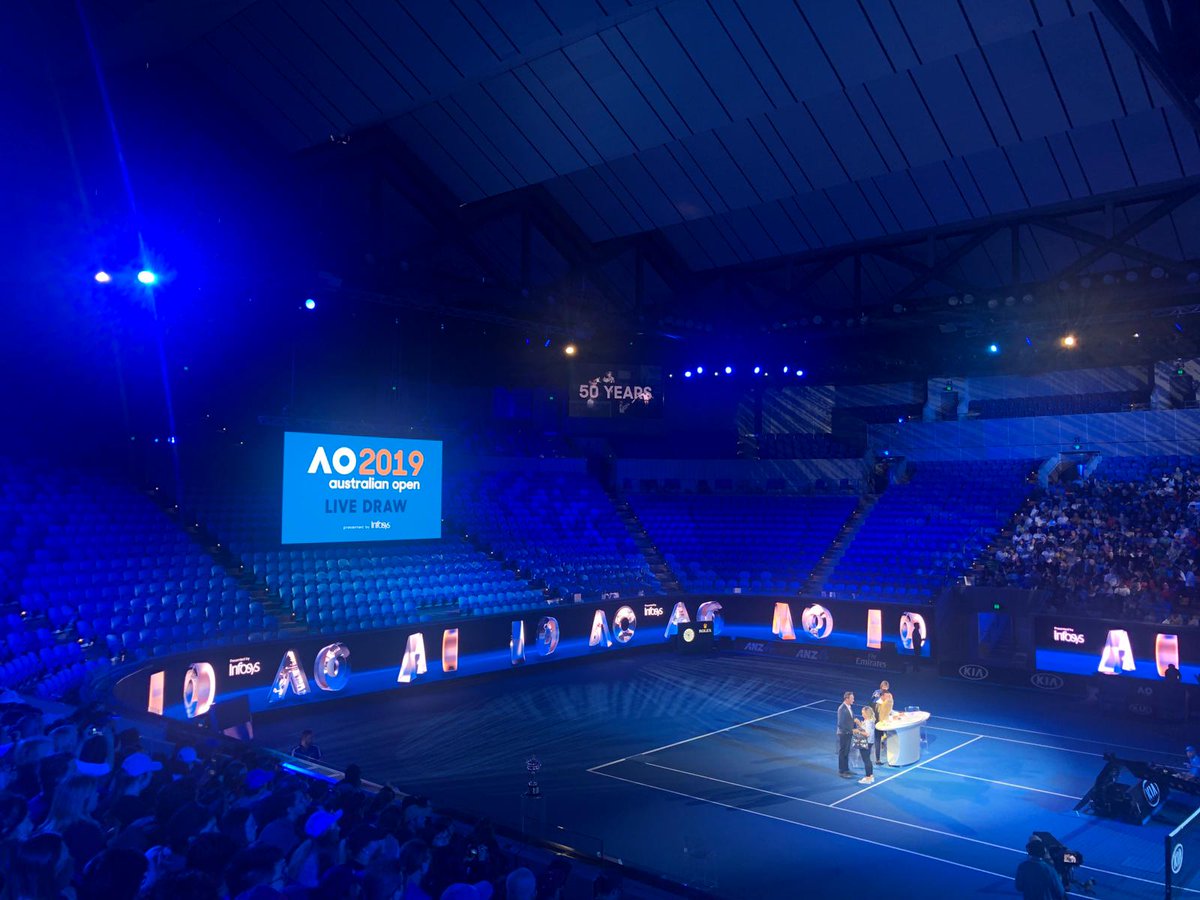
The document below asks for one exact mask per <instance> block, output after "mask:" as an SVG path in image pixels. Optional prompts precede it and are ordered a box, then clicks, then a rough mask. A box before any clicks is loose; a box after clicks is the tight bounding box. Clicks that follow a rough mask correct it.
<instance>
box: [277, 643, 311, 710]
mask: <svg viewBox="0 0 1200 900" xmlns="http://www.w3.org/2000/svg"><path fill="white" fill-rule="evenodd" d="M289 690H292V691H295V692H296V695H297V696H299V697H303V696H304V695H305V694H307V693H308V691H309V687H308V676H306V675H305V674H304V669H302V668H301V667H300V661H299V660H298V659H297V658H296V651H295V650H289V651H288V652H287V653H285V654H283V659H281V660H280V661H279V668H278V669H277V670H276V672H275V683H274V684H272V685H271V693H270V695H269V696H268V697H267V702H269V703H278V702H279V701H280V700H282V699H283V698H284V697H286V696H287V694H288V691H289Z"/></svg>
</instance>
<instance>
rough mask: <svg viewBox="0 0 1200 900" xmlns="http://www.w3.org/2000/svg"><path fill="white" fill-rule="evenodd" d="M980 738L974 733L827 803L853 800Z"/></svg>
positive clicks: (836, 803) (834, 804)
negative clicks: (922, 760)
mask: <svg viewBox="0 0 1200 900" xmlns="http://www.w3.org/2000/svg"><path fill="white" fill-rule="evenodd" d="M980 740H983V735H981V734H977V735H975V737H973V738H971V739H970V740H969V741H963V742H962V743H961V744H959V745H958V746H957V747H951V748H950V749H949V750H943V751H942V752H941V753H939V754H937V755H936V756H931V757H929V759H927V760H925V761H924V762H919V763H913V764H912V765H911V766H906V767H905V768H904V770H903V771H900V772H897V773H896V774H895V775H891V776H889V777H887V778H885V779H883V781H875V782H873V783H871V784H868V785H867V786H866V787H865V788H863V789H862V790H860V791H855V792H854V793H853V794H847V795H846V796H845V797H843V798H842V799H841V800H834V801H833V802H832V803H830V804H829V805H830V806H831V807H835V806H837V805H838V804H839V803H845V802H846V801H847V800H853V799H854V798H855V797H857V796H858V795H859V794H865V793H866V792H867V791H869V790H871V788H876V787H879V785H881V784H887V783H888V782H889V781H895V780H896V779H897V778H899V777H900V776H901V775H907V774H908V773H909V772H912V771H914V770H916V769H920V768H923V767H924V766H925V764H926V763H931V762H933V761H934V760H935V759H941V758H942V757H943V756H945V755H946V754H947V753H953V752H954V751H955V750H961V749H962V748H963V747H966V746H967V745H968V744H973V743H975V742H976V741H980Z"/></svg>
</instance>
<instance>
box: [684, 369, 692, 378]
mask: <svg viewBox="0 0 1200 900" xmlns="http://www.w3.org/2000/svg"><path fill="white" fill-rule="evenodd" d="M683 377H684V378H691V377H692V370H691V369H688V370H687V371H686V372H684V373H683Z"/></svg>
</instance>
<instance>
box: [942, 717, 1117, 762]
mask: <svg viewBox="0 0 1200 900" xmlns="http://www.w3.org/2000/svg"><path fill="white" fill-rule="evenodd" d="M922 727H924V728H926V729H928V730H929V731H946V732H949V733H950V734H974V735H975V736H976V737H981V738H985V739H987V740H989V741H1003V742H1004V743H1006V744H1020V745H1021V746H1022V747H1041V748H1042V749H1043V750H1054V751H1055V752H1057V753H1075V754H1078V755H1079V756H1094V757H1095V758H1096V759H1103V758H1104V756H1103V754H1100V753H1092V752H1091V751H1090V750H1075V749H1073V748H1071V747H1055V746H1054V745H1053V744H1039V743H1037V742H1036V741H1020V740H1017V739H1016V738H1006V737H998V736H997V735H994V734H978V733H977V732H974V731H958V730H956V729H954V728H942V727H941V726H938V725H925V726H922Z"/></svg>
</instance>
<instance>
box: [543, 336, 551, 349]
mask: <svg viewBox="0 0 1200 900" xmlns="http://www.w3.org/2000/svg"><path fill="white" fill-rule="evenodd" d="M542 346H543V347H549V346H550V338H546V343H544V344H542Z"/></svg>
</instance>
